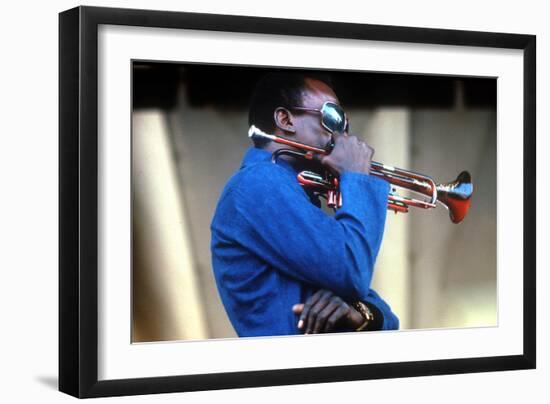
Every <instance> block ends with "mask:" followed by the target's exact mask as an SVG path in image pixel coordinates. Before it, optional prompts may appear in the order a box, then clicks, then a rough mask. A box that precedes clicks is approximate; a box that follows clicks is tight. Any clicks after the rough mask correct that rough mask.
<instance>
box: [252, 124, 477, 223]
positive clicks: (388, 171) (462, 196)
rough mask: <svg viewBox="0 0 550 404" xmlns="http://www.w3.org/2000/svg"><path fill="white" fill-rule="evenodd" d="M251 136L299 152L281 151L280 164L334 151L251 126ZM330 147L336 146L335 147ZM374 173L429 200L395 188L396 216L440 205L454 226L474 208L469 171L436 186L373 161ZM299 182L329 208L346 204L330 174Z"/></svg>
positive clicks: (305, 175) (304, 175)
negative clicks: (287, 158)
mask: <svg viewBox="0 0 550 404" xmlns="http://www.w3.org/2000/svg"><path fill="white" fill-rule="evenodd" d="M248 136H249V137H250V138H255V137H260V138H264V139H269V140H272V141H274V142H276V143H279V144H284V145H286V146H290V147H293V148H295V149H298V150H293V149H281V150H278V151H277V152H275V153H273V157H272V160H273V161H274V162H276V161H277V159H278V158H279V157H280V156H281V155H285V154H286V155H291V156H294V157H300V158H304V159H311V158H312V156H313V154H322V155H327V154H329V153H330V150H325V149H320V148H317V147H313V146H309V145H306V144H303V143H299V142H296V141H293V140H290V139H285V138H283V137H280V136H275V135H270V134H267V133H265V132H263V131H261V130H260V129H258V128H256V127H255V126H251V127H250V130H249V131H248ZM330 146H333V144H331V145H330ZM370 174H371V175H374V176H376V177H378V178H381V179H383V180H385V181H387V182H389V183H390V184H392V185H395V186H397V187H400V188H404V189H407V190H409V191H412V192H415V193H417V194H421V195H423V196H425V197H426V198H428V199H426V200H420V199H414V198H409V197H405V196H401V195H398V194H396V190H395V189H392V191H391V192H390V195H389V196H388V209H390V210H393V211H394V212H396V213H397V212H401V213H407V212H408V211H409V207H416V208H421V209H433V208H435V207H437V203H440V204H441V205H443V206H444V207H445V208H446V209H447V210H448V211H449V217H450V219H451V221H452V222H453V223H460V222H461V221H462V220H464V218H465V217H466V214H467V213H468V210H469V208H470V203H471V198H472V194H473V191H474V188H473V184H472V177H471V175H470V173H469V172H468V171H462V172H461V173H460V174H459V175H458V177H457V178H456V180H454V181H452V182H449V183H443V184H436V183H435V181H434V180H433V179H432V178H431V177H429V176H427V175H424V174H420V173H416V172H414V171H410V170H404V169H402V168H396V167H392V166H388V165H385V164H382V163H378V162H376V161H372V162H371V170H370ZM298 181H299V182H300V184H302V185H303V186H305V187H311V188H314V189H316V190H317V191H318V192H319V193H320V194H321V195H322V196H324V197H325V198H326V199H327V203H328V205H329V206H331V207H333V208H338V207H340V206H341V205H342V195H341V194H340V192H339V187H338V178H336V177H335V176H333V175H332V174H331V173H330V172H328V171H327V172H326V173H324V175H322V174H318V173H314V172H311V171H302V172H301V173H299V174H298Z"/></svg>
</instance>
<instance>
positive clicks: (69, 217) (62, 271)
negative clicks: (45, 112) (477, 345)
mask: <svg viewBox="0 0 550 404" xmlns="http://www.w3.org/2000/svg"><path fill="white" fill-rule="evenodd" d="M100 24H113V25H125V26H140V27H157V28H176V29H177V28H180V29H194V30H207V31H223V32H243V33H260V34H277V35H294V36H297V35H300V36H313V37H323V38H343V39H357V40H371V41H372V40H374V41H390V42H404V43H423V44H439V45H449V46H452V45H463V46H476V47H487V48H509V49H519V50H522V51H523V67H524V77H523V84H524V88H523V146H524V154H523V175H524V186H523V200H524V210H523V223H524V228H523V251H524V261H523V324H522V325H518V326H522V327H523V354H521V355H513V356H496V357H482V358H466V359H446V360H427V361H416V362H400V363H382V364H365V365H349V366H335V367H316V368H307V369H300V368H297V369H284V370H263V371H251V372H235V373H218V374H206V375H181V376H170V377H148V378H139V379H122V380H106V381H98V376H97V375H98V322H97V318H98V315H97V314H98V278H97V274H98V272H97V269H98V66H97V61H98V54H97V52H98V26H99V25H100ZM535 61H536V37H535V36H533V35H519V34H505V33H489V32H472V31H458V30H443V29H425V28H410V27H396V26H381V25H366V24H350V23H338V22H324V21H300V20H288V19H277V18H259V17H245V16H228V15H214V14H197V13H182V12H166V11H150V10H130V9H112V8H96V7H77V8H74V9H71V10H68V11H65V12H62V13H60V15H59V99H60V102H59V156H60V157H59V170H60V171H59V217H60V219H59V234H60V236H59V390H60V391H62V392H65V393H68V394H70V395H73V396H75V397H80V398H84V397H102V396H120V395H134V394H150V393H166V392H183V391H196V390H211V389H226V388H244V387H260V386H275V385H290V384H301V383H324V382H337V381H351V380H363V379H381V378H397V377H411V376H427V375H442V374H458V373H469V372H488V371H501V370H514V369H532V368H535V366H536V332H535V330H536V323H535V321H536V320H535V318H536V274H535V268H536V266H535V264H536V258H535V257H536V240H535V237H536V227H535V226H536V216H535V215H536V213H535V212H536V209H535V206H534V204H535V196H536V171H535V167H536V161H535V147H536V140H535V121H536V111H535V103H536V88H535V87H536V81H535V77H536V75H535V73H536V63H535Z"/></svg>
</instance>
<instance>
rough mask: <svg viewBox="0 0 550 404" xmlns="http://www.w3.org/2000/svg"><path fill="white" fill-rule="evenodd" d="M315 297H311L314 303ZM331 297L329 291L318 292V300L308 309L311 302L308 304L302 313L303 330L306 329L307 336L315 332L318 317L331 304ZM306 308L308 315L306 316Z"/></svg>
mask: <svg viewBox="0 0 550 404" xmlns="http://www.w3.org/2000/svg"><path fill="white" fill-rule="evenodd" d="M314 296H315V295H314ZM314 296H312V297H311V299H310V300H311V301H313V297H314ZM330 296H332V292H329V291H328V290H322V291H320V293H319V292H318V296H316V297H317V299H316V300H315V301H314V302H313V304H311V305H310V306H309V307H307V304H308V302H309V301H308V302H306V307H304V311H303V312H302V316H301V319H302V320H303V321H304V323H303V329H305V334H311V333H312V332H313V327H314V326H315V321H316V319H317V316H318V315H319V313H320V312H321V311H322V310H323V309H324V308H325V306H326V305H327V304H328V303H329V302H330V299H329V298H330ZM306 308H307V313H306V314H305V315H304V312H305V311H306Z"/></svg>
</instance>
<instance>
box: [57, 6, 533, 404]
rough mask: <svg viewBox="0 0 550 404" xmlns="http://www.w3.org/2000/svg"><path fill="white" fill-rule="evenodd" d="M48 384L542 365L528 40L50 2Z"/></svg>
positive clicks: (102, 392)
mask: <svg viewBox="0 0 550 404" xmlns="http://www.w3.org/2000/svg"><path fill="white" fill-rule="evenodd" d="M59 33H60V35H59V41H60V42H59V46H60V49H59V78H60V88H59V92H60V94H59V95H60V105H59V111H60V112H59V114H60V115H59V125H60V129H59V136H60V141H59V145H60V146H59V147H60V162H59V164H60V177H59V178H60V208H59V209H60V224H59V225H60V255H59V259H60V265H59V291H60V295H59V299H60V301H59V310H60V311H59V315H60V317H59V318H60V321H59V389H60V390H61V391H63V392H65V393H68V394H70V395H73V396H75V397H81V398H84V397H102V396H115V395H133V394H150V393H163V392H183V391H196V390H211V389H225V388H244V387H259V386H274V385H289V384H301V383H324V382H335V381H348V380H363V379H379V378H395V377H410V376H427V375H440V374H455V373H467V372H486V371H499V370H514V369H518V370H519V369H531V368H534V367H535V366H536V341H535V318H536V316H535V314H536V312H535V310H536V305H535V302H536V295H535V245H536V243H535V234H536V232H535V222H536V221H535V209H534V206H533V203H534V202H533V201H534V200H535V191H536V190H535V184H536V181H535V175H536V172H535V121H536V116H535V100H536V93H535V66H536V63H535V60H536V38H535V36H532V35H520V34H505V33H488V32H471V31H456V30H442V29H425V28H412V27H397V26H380V25H365V24H349V23H337V22H326V21H306V20H285V19H274V18H259V17H245V16H226V15H213V14H196V13H180V12H165V11H152V10H129V9H128V10H126V9H109V8H95V7H78V8H75V9H71V10H68V11H65V12H63V13H61V14H60V17H59Z"/></svg>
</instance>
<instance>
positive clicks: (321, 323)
mask: <svg viewBox="0 0 550 404" xmlns="http://www.w3.org/2000/svg"><path fill="white" fill-rule="evenodd" d="M338 300H339V299H334V298H333V299H330V301H329V303H328V304H327V305H326V306H325V307H324V308H323V310H321V311H320V312H319V314H318V315H317V317H316V319H315V324H314V325H313V330H312V333H313V334H319V333H321V332H323V330H324V329H325V324H326V322H327V320H328V319H329V318H330V316H331V315H332V313H333V312H334V311H335V310H336V309H337V308H338V306H339V301H338Z"/></svg>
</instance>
